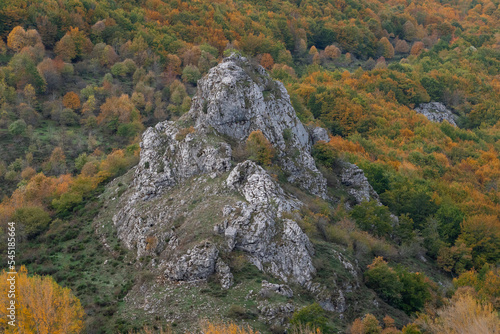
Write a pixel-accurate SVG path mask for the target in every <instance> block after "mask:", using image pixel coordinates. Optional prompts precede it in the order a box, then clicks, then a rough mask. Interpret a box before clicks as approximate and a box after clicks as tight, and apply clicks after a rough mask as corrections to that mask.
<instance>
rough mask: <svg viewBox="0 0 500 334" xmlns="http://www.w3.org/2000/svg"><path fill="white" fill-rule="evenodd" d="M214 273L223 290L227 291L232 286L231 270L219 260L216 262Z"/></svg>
mask: <svg viewBox="0 0 500 334" xmlns="http://www.w3.org/2000/svg"><path fill="white" fill-rule="evenodd" d="M215 272H216V273H217V277H218V279H219V282H220V285H221V286H222V288H223V289H229V288H230V287H231V286H232V285H233V283H234V279H233V278H234V277H233V274H232V273H231V268H229V266H228V265H227V264H226V263H225V262H224V261H222V260H221V259H218V260H217V263H216V265H215Z"/></svg>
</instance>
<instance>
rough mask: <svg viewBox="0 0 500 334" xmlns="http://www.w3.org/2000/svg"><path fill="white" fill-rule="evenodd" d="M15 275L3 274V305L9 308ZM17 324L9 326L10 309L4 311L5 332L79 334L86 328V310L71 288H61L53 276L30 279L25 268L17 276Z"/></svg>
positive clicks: (0, 323)
mask: <svg viewBox="0 0 500 334" xmlns="http://www.w3.org/2000/svg"><path fill="white" fill-rule="evenodd" d="M10 275H11V274H8V273H7V272H5V271H2V273H1V274H0V292H1V294H0V304H2V305H4V306H5V305H8V303H9V300H8V299H7V295H8V293H7V291H8V290H9V281H7V278H9V277H10ZM16 289H17V294H16V299H15V300H16V309H17V310H16V311H17V314H16V324H17V326H18V327H12V326H9V325H8V324H7V321H8V318H7V317H6V312H7V311H6V308H5V307H2V309H0V330H1V331H2V333H6V334H8V333H19V331H20V332H22V333H39V334H77V333H80V332H81V330H82V328H83V318H84V315H85V313H84V311H83V308H82V306H81V305H80V301H79V300H78V299H77V298H76V297H75V296H74V295H73V294H72V293H71V290H70V289H68V288H63V287H61V286H59V285H58V284H57V283H56V282H55V281H54V279H52V278H51V277H50V276H44V277H43V276H37V275H35V276H31V277H30V276H28V272H27V270H26V268H25V267H21V268H20V270H19V272H18V273H17V275H16Z"/></svg>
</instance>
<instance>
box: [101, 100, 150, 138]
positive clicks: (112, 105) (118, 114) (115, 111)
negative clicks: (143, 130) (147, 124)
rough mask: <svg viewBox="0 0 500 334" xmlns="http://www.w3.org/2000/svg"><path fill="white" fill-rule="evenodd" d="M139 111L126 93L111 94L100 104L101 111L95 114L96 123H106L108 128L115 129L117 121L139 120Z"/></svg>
mask: <svg viewBox="0 0 500 334" xmlns="http://www.w3.org/2000/svg"><path fill="white" fill-rule="evenodd" d="M139 116H140V115H139V112H138V111H137V109H136V108H135V106H134V104H133V103H132V101H131V100H130V98H129V96H128V95H127V94H122V96H120V97H117V96H113V97H110V98H107V99H106V102H104V103H103V104H102V105H101V112H100V114H99V116H97V122H98V124H106V126H107V127H108V128H109V129H110V130H117V129H118V126H119V123H130V122H133V121H139V120H140V117H139Z"/></svg>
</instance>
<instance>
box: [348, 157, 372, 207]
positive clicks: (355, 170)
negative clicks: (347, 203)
mask: <svg viewBox="0 0 500 334" xmlns="http://www.w3.org/2000/svg"><path fill="white" fill-rule="evenodd" d="M342 167H343V168H342V172H341V175H340V177H341V181H342V184H343V185H344V186H345V187H347V192H348V193H349V194H350V195H351V196H352V197H353V198H354V200H355V203H354V204H359V203H361V202H363V201H370V200H372V199H373V200H375V201H377V202H378V203H379V204H380V201H379V197H378V194H377V192H376V191H375V190H373V187H372V186H371V185H370V183H369V182H368V179H367V178H366V176H365V174H364V173H363V170H362V169H361V168H359V167H358V166H356V165H355V164H351V163H348V162H344V163H343V166H342Z"/></svg>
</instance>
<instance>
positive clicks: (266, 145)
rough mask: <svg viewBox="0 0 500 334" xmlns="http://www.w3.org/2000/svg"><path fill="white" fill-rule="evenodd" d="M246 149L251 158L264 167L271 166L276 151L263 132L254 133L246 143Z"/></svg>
mask: <svg viewBox="0 0 500 334" xmlns="http://www.w3.org/2000/svg"><path fill="white" fill-rule="evenodd" d="M246 149H247V151H248V153H249V154H250V157H251V158H252V159H254V160H255V161H257V162H258V163H260V164H262V165H269V164H270V163H271V160H272V159H273V157H274V154H275V150H274V148H273V146H272V145H271V143H270V142H269V140H267V138H266V137H265V136H264V134H263V133H262V131H260V130H256V131H252V133H250V135H249V136H248V139H247V141H246Z"/></svg>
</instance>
